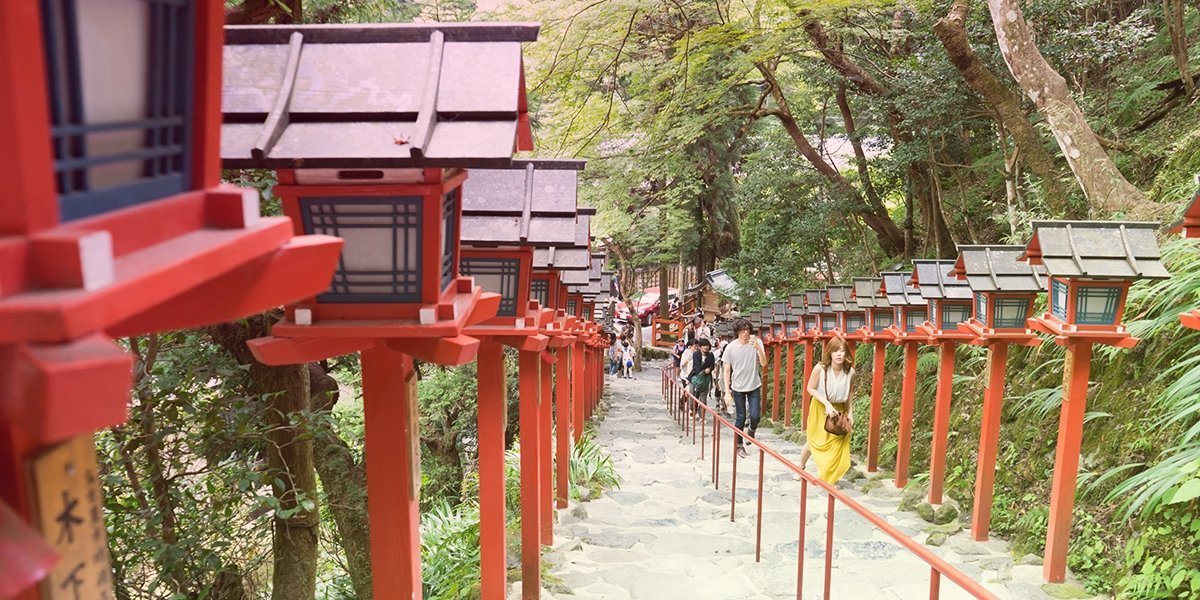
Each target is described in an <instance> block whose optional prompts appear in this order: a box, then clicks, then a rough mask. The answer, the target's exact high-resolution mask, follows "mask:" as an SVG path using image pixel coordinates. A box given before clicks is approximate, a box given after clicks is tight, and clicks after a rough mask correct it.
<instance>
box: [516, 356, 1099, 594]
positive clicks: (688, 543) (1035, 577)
mask: <svg viewBox="0 0 1200 600" xmlns="http://www.w3.org/2000/svg"><path fill="white" fill-rule="evenodd" d="M656 366H657V365H651V366H650V368H647V369H646V371H644V372H643V373H641V374H639V375H637V376H636V377H635V379H632V380H626V379H616V378H609V382H608V384H609V387H608V402H610V408H609V410H608V412H607V415H606V417H605V419H604V421H603V422H602V423H601V425H600V427H599V436H598V440H599V442H600V443H601V444H602V445H603V447H604V449H605V450H606V451H607V452H609V453H610V454H611V455H612V458H613V460H614V462H615V464H616V467H617V470H618V472H619V473H620V476H621V478H622V480H623V482H622V484H621V489H620V490H612V491H608V492H605V493H604V494H603V495H602V496H601V497H600V498H597V499H593V500H591V501H589V502H584V503H582V504H578V505H572V506H571V507H569V508H567V509H564V510H561V511H559V515H558V517H559V521H558V524H557V525H556V526H555V547H554V549H553V550H550V551H548V552H547V554H546V561H547V562H548V563H549V565H550V568H549V575H548V576H547V577H546V581H545V582H543V586H544V592H543V595H542V597H543V598H547V599H557V600H563V599H566V598H578V599H604V600H621V599H647V600H651V599H653V600H663V599H675V598H679V599H684V600H708V599H712V600H734V599H737V600H741V599H747V600H749V599H755V600H759V599H772V600H774V599H785V598H787V599H793V598H795V597H796V575H797V563H798V556H797V555H798V541H797V540H798V526H799V523H798V519H799V496H800V483H799V482H797V481H795V480H794V479H793V475H792V474H791V473H790V472H789V471H787V470H786V469H785V467H783V466H782V465H780V464H778V463H776V462H775V461H774V460H773V459H771V458H770V457H767V459H766V461H765V469H764V481H765V484H764V489H765V494H764V499H763V516H762V520H763V528H762V529H763V530H762V559H761V562H758V563H755V560H754V550H755V546H754V539H755V538H754V536H755V527H756V525H757V518H758V517H757V514H756V500H757V490H756V485H757V469H758V456H759V453H758V452H757V451H752V452H751V454H750V457H749V458H748V459H742V460H740V461H739V465H738V466H739V469H738V470H739V473H738V489H737V505H736V510H735V519H734V520H733V521H732V522H731V521H730V519H729V506H730V492H729V482H730V478H731V475H732V472H731V467H732V464H731V461H730V454H729V444H728V442H729V441H730V439H731V438H729V437H726V438H725V439H724V440H723V442H724V443H723V448H722V455H721V474H720V483H721V486H720V489H714V488H713V485H712V483H711V479H710V477H711V475H710V474H711V469H712V467H711V465H712V463H711V459H710V457H708V456H707V454H708V450H707V449H706V458H705V460H700V458H699V456H700V447H699V445H693V444H692V438H691V436H690V435H689V436H687V437H686V438H685V437H684V436H683V434H682V433H681V431H680V429H679V427H678V426H677V425H676V423H675V422H674V421H673V420H672V419H671V418H670V416H669V415H668V413H667V410H666V407H665V404H664V402H663V400H662V398H661V396H660V379H659V378H660V371H659V370H658V369H657V368H655V367H656ZM760 438H761V439H763V440H764V441H766V442H767V443H768V444H769V445H770V446H771V447H772V448H774V449H775V450H776V451H778V452H780V453H781V454H783V455H785V456H787V457H789V458H790V459H792V460H795V459H796V457H798V456H799V453H800V446H798V445H797V444H794V443H792V442H788V441H786V440H784V439H782V438H780V437H778V436H776V435H774V434H773V433H772V432H771V431H770V428H769V427H762V428H760ZM813 468H814V465H813V464H812V463H810V464H809V469H810V470H811V469H813ZM868 481H870V479H868V478H865V477H864V478H862V479H859V480H858V481H855V482H843V489H844V491H845V492H846V493H847V494H848V495H850V496H851V497H853V498H855V499H856V500H857V501H859V502H860V503H862V504H863V505H864V506H866V507H867V508H869V509H871V510H872V511H874V512H875V513H877V514H879V515H881V516H883V517H884V518H886V519H887V520H888V521H889V522H890V523H891V524H892V525H893V526H895V527H897V528H898V529H900V530H901V531H902V532H904V533H905V534H907V535H909V536H912V537H913V538H914V539H916V540H918V541H921V542H924V541H925V539H926V537H927V535H928V533H927V532H928V531H930V530H932V529H933V528H934V526H931V525H930V524H929V523H927V522H925V521H924V520H922V519H921V518H920V517H919V516H918V515H917V514H916V513H913V512H900V511H898V510H897V506H898V504H899V502H900V490H896V489H895V488H894V486H893V485H892V482H891V481H890V480H887V481H886V482H885V481H879V482H878V483H870V484H867V483H866V482H868ZM864 484H865V485H864ZM884 484H886V485H884ZM863 487H866V488H867V489H869V490H870V491H869V492H868V493H865V494H864V493H863V492H862V491H861V489H862V488H863ZM827 506H828V504H827V497H826V496H825V495H824V494H823V493H821V492H820V491H819V490H817V489H815V488H810V490H809V498H808V515H807V521H808V524H807V529H806V541H805V544H804V554H805V560H804V583H805V586H804V594H803V597H804V598H820V597H821V595H822V585H823V583H824V559H825V527H826V510H827ZM834 525H835V526H834V548H833V568H832V583H831V585H832V590H831V591H832V594H831V595H832V596H833V597H834V598H845V597H850V598H857V599H868V598H927V597H928V594H929V567H928V566H927V565H926V564H925V563H924V562H922V561H920V560H919V559H917V558H915V557H914V556H913V555H911V554H910V553H908V552H907V551H905V550H904V549H903V548H902V547H901V546H900V545H899V544H898V543H896V542H895V541H894V540H893V539H892V538H891V537H889V536H888V535H886V534H884V533H883V532H881V531H879V530H878V529H877V528H875V527H874V526H872V525H871V524H870V523H868V522H867V521H866V520H864V519H863V518H861V517H860V516H859V515H858V514H857V513H855V512H853V511H852V510H851V509H848V508H846V507H845V506H843V505H842V504H841V503H840V502H839V503H837V508H836V509H835V513H834ZM943 529H947V528H945V527H943ZM948 529H949V531H948V533H950V534H951V535H949V537H948V539H947V540H946V542H945V544H944V545H943V546H941V547H938V548H933V550H934V551H935V552H936V553H937V554H938V555H940V556H941V557H942V558H944V559H946V560H947V561H949V562H950V563H951V564H952V565H954V566H955V567H957V568H958V569H959V570H961V571H962V572H963V573H965V574H967V575H968V576H970V577H971V578H973V579H975V580H976V581H979V582H982V583H983V584H984V585H985V587H986V588H987V589H988V590H990V591H991V592H993V593H994V594H996V595H997V596H999V597H1001V598H1018V599H1027V598H1038V599H1040V598H1050V597H1080V596H1079V595H1070V596H1068V595H1066V594H1067V593H1071V592H1075V593H1078V592H1081V591H1082V589H1081V588H1080V587H1079V586H1078V585H1076V584H1067V585H1066V586H1065V587H1063V586H1043V585H1042V582H1041V566H1040V560H1031V559H1032V558H1033V557H1026V559H1025V560H1016V561H1015V560H1014V558H1013V557H1012V555H1011V554H1010V553H1009V550H1008V546H1007V544H1005V543H1004V542H1002V541H990V542H987V543H983V544H979V543H976V542H974V541H971V540H970V538H969V537H968V535H967V534H966V532H958V533H954V532H955V530H956V529H957V527H955V526H951V527H949V528H948ZM1019 563H1034V564H1019ZM519 589H520V583H516V584H514V585H513V589H512V592H513V593H514V594H517V595H516V597H519ZM941 592H942V593H941V597H942V598H968V597H969V596H968V595H967V594H966V593H965V592H963V591H962V590H961V589H959V588H958V586H957V585H955V584H954V583H952V582H950V581H949V580H947V579H945V578H943V580H942V584H941ZM1047 592H1049V594H1048V593H1047ZM1050 594H1053V596H1052V595H1050ZM510 597H511V596H510ZM1083 597H1087V596H1086V595H1083Z"/></svg>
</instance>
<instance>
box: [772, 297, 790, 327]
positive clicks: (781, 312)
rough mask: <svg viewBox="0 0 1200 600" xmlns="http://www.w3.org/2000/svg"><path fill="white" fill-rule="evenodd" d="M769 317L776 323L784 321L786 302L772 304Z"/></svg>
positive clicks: (786, 312) (786, 314)
mask: <svg viewBox="0 0 1200 600" xmlns="http://www.w3.org/2000/svg"><path fill="white" fill-rule="evenodd" d="M771 315H772V316H773V317H774V318H775V322H776V323H782V322H784V321H786V320H787V316H788V305H787V302H782V301H780V302H772V303H771Z"/></svg>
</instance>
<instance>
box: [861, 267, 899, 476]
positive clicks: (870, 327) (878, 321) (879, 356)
mask: <svg viewBox="0 0 1200 600" xmlns="http://www.w3.org/2000/svg"><path fill="white" fill-rule="evenodd" d="M881 286H882V280H881V279H879V278H857V279H855V280H854V289H853V295H854V301H855V303H856V304H857V305H858V306H860V307H862V308H863V311H864V313H863V327H862V328H861V329H859V335H860V336H861V337H862V339H864V340H867V341H869V342H870V343H871V346H873V347H874V350H875V352H874V355H873V358H874V360H873V362H872V368H871V409H870V419H869V421H868V423H867V471H868V472H871V473H874V472H875V471H876V470H878V468H879V421H880V419H882V418H883V370H884V361H885V360H886V359H887V340H888V339H890V337H891V336H890V335H889V334H887V333H886V332H887V329H888V328H889V327H891V326H892V321H893V318H892V307H891V305H890V304H888V301H887V296H886V295H885V294H883V293H882V291H880V287H881Z"/></svg>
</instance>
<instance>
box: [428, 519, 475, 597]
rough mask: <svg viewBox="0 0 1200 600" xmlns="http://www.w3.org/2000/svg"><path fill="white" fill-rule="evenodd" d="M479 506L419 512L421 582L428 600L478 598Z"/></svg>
mask: <svg viewBox="0 0 1200 600" xmlns="http://www.w3.org/2000/svg"><path fill="white" fill-rule="evenodd" d="M479 558H480V554H479V506H478V505H476V504H474V503H472V502H465V503H463V504H459V505H458V506H455V507H451V506H450V504H449V503H447V502H441V503H438V504H434V505H433V506H432V507H431V508H429V509H427V510H423V511H422V512H421V580H422V589H423V590H424V596H425V597H426V598H429V599H430V600H466V599H468V598H477V597H478V595H479V591H478V585H479V584H478V581H479Z"/></svg>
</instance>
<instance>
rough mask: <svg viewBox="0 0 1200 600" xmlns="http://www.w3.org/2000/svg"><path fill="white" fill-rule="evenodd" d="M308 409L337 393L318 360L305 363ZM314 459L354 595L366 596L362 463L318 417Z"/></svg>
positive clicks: (328, 403)
mask: <svg viewBox="0 0 1200 600" xmlns="http://www.w3.org/2000/svg"><path fill="white" fill-rule="evenodd" d="M308 371H309V385H310V394H311V396H312V405H313V411H314V412H315V413H317V414H321V415H325V416H327V415H328V414H329V413H330V411H332V410H333V405H334V404H336V403H337V399H338V384H337V381H335V380H334V379H333V377H330V376H329V373H328V372H327V371H326V370H325V368H323V367H322V366H321V365H320V364H318V363H309V364H308ZM316 422H317V427H316V429H315V430H314V432H313V434H314V436H313V441H314V442H315V447H314V448H313V463H314V464H315V465H316V469H317V474H318V475H319V476H320V477H321V487H322V488H323V489H324V490H325V499H326V504H327V506H329V512H330V513H331V514H332V515H333V523H334V525H335V526H336V528H337V533H338V539H339V540H341V542H342V550H343V551H344V552H345V553H346V567H347V570H349V571H350V584H351V585H352V586H353V587H354V596H355V597H356V598H358V599H359V600H371V598H372V591H371V532H370V529H369V528H368V520H367V465H366V458H365V457H364V458H363V461H362V462H356V461H355V460H354V454H353V453H352V452H351V451H350V446H349V445H348V444H347V443H346V442H345V440H343V439H342V438H341V436H339V435H338V433H337V431H335V430H334V429H333V424H332V421H331V420H330V419H328V418H321V419H317V420H316Z"/></svg>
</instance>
